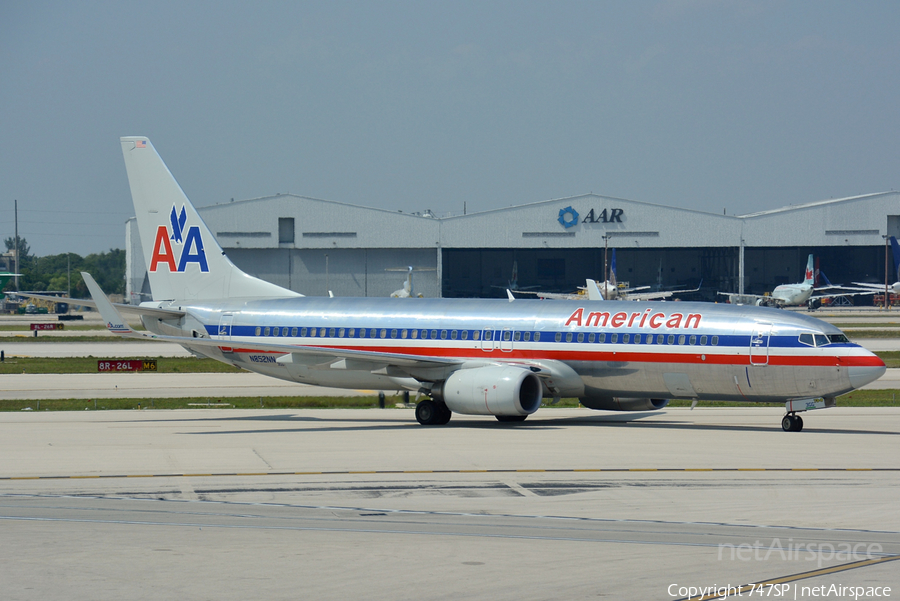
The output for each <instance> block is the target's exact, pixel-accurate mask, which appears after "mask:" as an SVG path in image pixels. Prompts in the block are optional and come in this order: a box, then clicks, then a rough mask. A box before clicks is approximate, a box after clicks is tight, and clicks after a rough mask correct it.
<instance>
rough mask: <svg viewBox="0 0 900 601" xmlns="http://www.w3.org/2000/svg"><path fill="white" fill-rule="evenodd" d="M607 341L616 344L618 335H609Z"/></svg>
mask: <svg viewBox="0 0 900 601" xmlns="http://www.w3.org/2000/svg"><path fill="white" fill-rule="evenodd" d="M609 341H610V342H611V343H613V344H615V343H617V342H618V341H619V335H618V334H613V335H611V336H610V337H609Z"/></svg>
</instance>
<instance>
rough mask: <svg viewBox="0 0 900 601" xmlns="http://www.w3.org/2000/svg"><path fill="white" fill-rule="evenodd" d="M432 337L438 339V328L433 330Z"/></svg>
mask: <svg viewBox="0 0 900 601" xmlns="http://www.w3.org/2000/svg"><path fill="white" fill-rule="evenodd" d="M431 339H432V340H437V330H431Z"/></svg>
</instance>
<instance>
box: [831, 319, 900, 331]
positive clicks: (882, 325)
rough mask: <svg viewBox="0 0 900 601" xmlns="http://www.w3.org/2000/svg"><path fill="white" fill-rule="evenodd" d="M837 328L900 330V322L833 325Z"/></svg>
mask: <svg viewBox="0 0 900 601" xmlns="http://www.w3.org/2000/svg"><path fill="white" fill-rule="evenodd" d="M831 325H833V326H834V327H836V328H839V329H841V330H843V329H844V328H900V322H896V321H887V322H884V323H877V322H872V323H832V324H831Z"/></svg>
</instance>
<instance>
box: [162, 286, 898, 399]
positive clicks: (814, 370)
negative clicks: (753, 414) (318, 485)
mask: <svg viewBox="0 0 900 601" xmlns="http://www.w3.org/2000/svg"><path fill="white" fill-rule="evenodd" d="M154 306H162V307H170V308H178V309H180V310H183V311H185V312H186V313H187V315H186V316H185V317H184V318H182V319H180V320H178V321H170V322H165V321H159V320H157V319H145V324H146V325H147V327H148V329H150V330H151V331H154V332H156V333H159V334H169V335H187V336H192V335H193V336H195V337H198V336H199V337H205V338H212V339H218V340H221V341H222V343H223V344H222V345H221V347H219V348H215V347H209V346H195V347H191V345H190V344H185V346H187V347H188V348H191V350H193V351H195V352H197V353H199V354H204V355H207V356H211V357H214V358H216V359H219V360H221V361H225V362H228V363H231V364H234V365H237V366H240V367H243V368H246V369H248V370H251V371H255V372H258V373H262V374H266V375H269V376H274V377H278V378H283V379H285V380H291V381H295V382H303V383H307V384H314V385H322V386H331V387H343V388H371V389H409V390H414V389H416V387H417V386H418V385H419V384H420V383H422V382H435V381H441V380H443V379H445V378H446V377H447V375H448V374H449V373H450V372H452V371H453V370H455V369H460V368H469V367H479V366H482V365H495V364H503V363H513V364H519V365H526V366H530V367H531V368H532V369H534V370H537V369H538V368H540V369H546V370H548V371H550V372H553V373H554V374H556V376H557V377H556V385H557V388H556V389H554V395H555V396H573V397H581V398H594V397H648V398H660V399H672V398H689V399H698V400H725V401H760V402H784V401H787V400H795V399H807V398H815V397H834V396H837V395H840V394H843V393H846V392H849V391H851V390H853V389H855V388H859V387H860V386H862V385H864V384H866V383H868V382H871V381H873V380H875V379H877V378H878V377H880V376H881V375H882V374H883V373H884V370H885V367H884V363H883V362H882V361H881V360H880V359H879V358H878V357H876V356H875V355H873V354H872V353H871V352H869V351H868V350H866V349H864V348H862V347H860V346H859V345H856V344H852V343H849V342H828V340H829V339H828V338H827V337H828V336H832V337H835V336H836V337H837V338H833V339H834V340H840V337H841V332H840V330H838V329H837V328H835V327H834V326H831V325H830V324H827V323H825V322H823V321H820V320H817V319H814V318H811V317H808V316H805V315H800V314H796V313H792V312H788V311H782V310H775V309H768V308H760V307H748V306H733V305H716V304H708V303H687V302H677V303H661V302H642V303H641V302H629V303H622V302H588V301H540V300H515V301H514V302H509V301H505V300H497V301H494V300H469V299H416V300H405V299H373V298H321V297H303V298H286V299H273V300H251V301H241V300H239V299H237V300H231V301H226V302H220V303H210V302H205V301H204V302H202V303H201V302H195V303H191V302H190V301H183V302H170V303H154ZM802 334H806V335H807V336H806V337H804V338H805V339H806V340H809V338H810V337H809V336H808V335H810V334H812V335H813V338H812V339H813V341H816V340H818V342H819V344H818V345H815V343H814V344H813V345H811V344H808V343H802V342H801V335H802ZM816 335H818V339H817V338H816V337H815V336H816ZM265 343H278V344H288V345H292V346H304V347H318V348H323V349H329V348H339V349H350V350H361V351H368V352H373V353H384V354H388V355H404V356H409V357H417V358H429V357H438V358H442V359H457V360H458V361H457V362H456V366H455V367H453V366H451V367H444V368H434V367H428V368H417V367H415V366H412V367H401V368H398V367H388V368H385V367H384V366H383V365H381V364H380V363H379V362H378V361H376V360H371V361H367V360H359V361H356V360H347V359H336V358H334V357H329V356H328V355H326V354H323V355H322V356H318V357H317V356H316V355H312V356H310V355H308V354H307V355H302V356H301V355H300V354H293V355H292V354H289V353H284V352H276V351H259V350H252V348H243V347H242V344H244V345H247V346H248V347H252V346H253V345H257V346H259V345H261V344H265Z"/></svg>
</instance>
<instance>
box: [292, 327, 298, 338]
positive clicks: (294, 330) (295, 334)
mask: <svg viewBox="0 0 900 601" xmlns="http://www.w3.org/2000/svg"><path fill="white" fill-rule="evenodd" d="M291 336H293V337H295V338H296V337H297V328H291Z"/></svg>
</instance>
